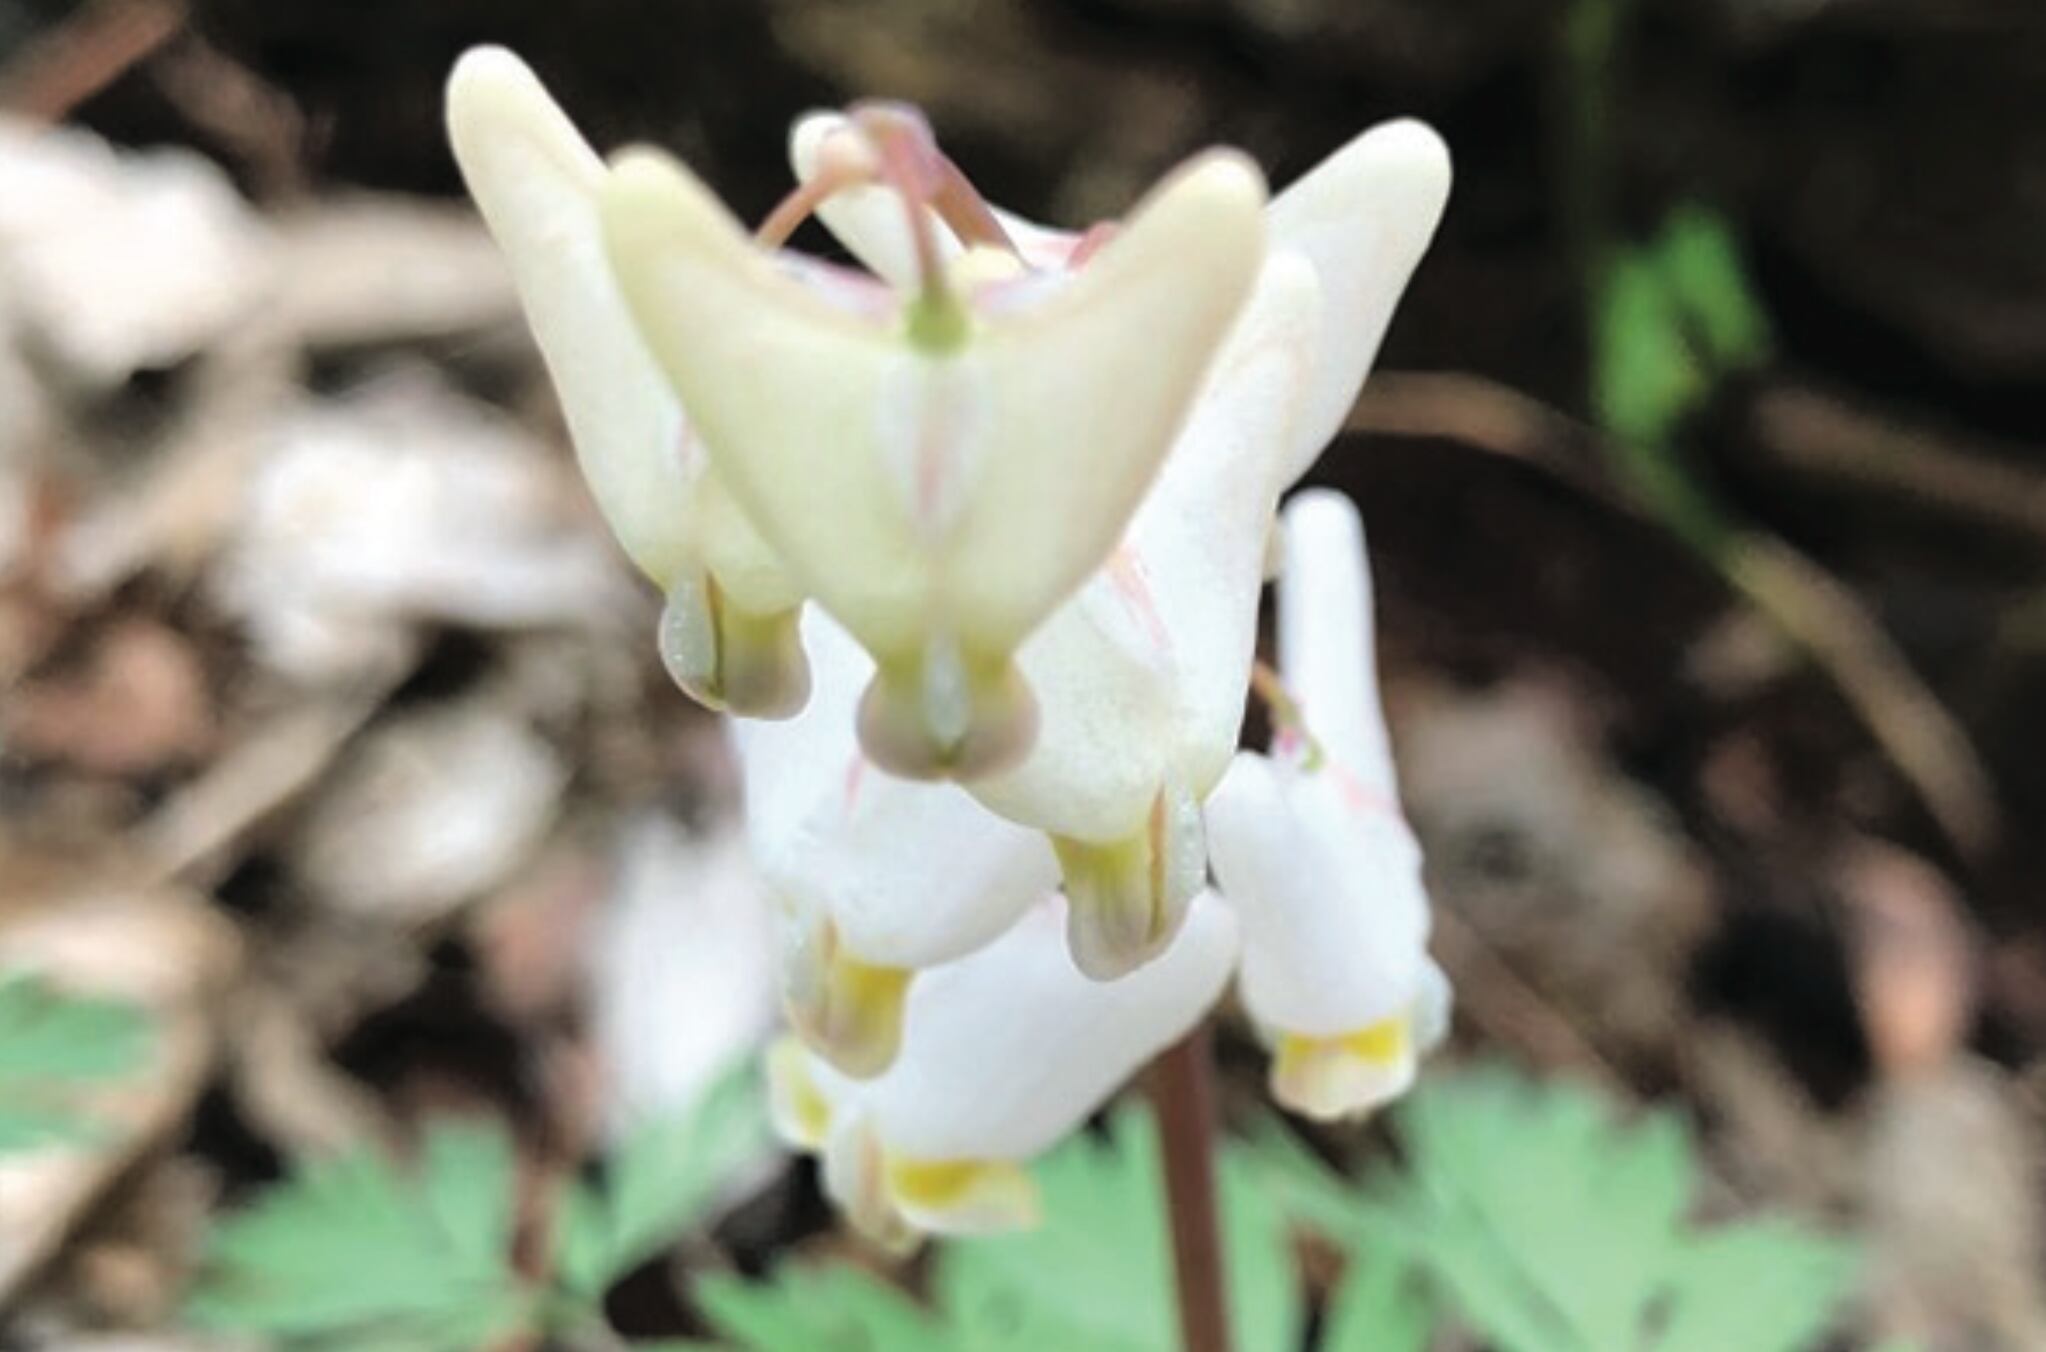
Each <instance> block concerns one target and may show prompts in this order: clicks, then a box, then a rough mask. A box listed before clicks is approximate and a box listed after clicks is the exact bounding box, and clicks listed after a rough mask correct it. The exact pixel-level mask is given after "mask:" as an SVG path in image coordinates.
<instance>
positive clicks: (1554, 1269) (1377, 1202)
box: [1257, 1069, 1853, 1352]
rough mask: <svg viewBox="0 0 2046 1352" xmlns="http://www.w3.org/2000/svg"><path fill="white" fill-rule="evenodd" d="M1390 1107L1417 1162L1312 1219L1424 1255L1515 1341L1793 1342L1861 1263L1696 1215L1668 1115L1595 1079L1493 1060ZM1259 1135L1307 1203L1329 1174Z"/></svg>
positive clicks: (1481, 1326)
mask: <svg viewBox="0 0 2046 1352" xmlns="http://www.w3.org/2000/svg"><path fill="white" fill-rule="evenodd" d="M1395 1122H1396V1124H1397V1128H1398V1134H1399V1136H1400V1138H1401V1141H1402V1143H1403V1144H1404V1145H1405V1147H1406V1154H1407V1157H1408V1161H1409V1164H1408V1168H1407V1170H1406V1171H1405V1172H1403V1173H1397V1174H1389V1175H1387V1176H1384V1177H1381V1178H1379V1179H1376V1180H1374V1181H1373V1182H1371V1183H1370V1184H1369V1185H1367V1186H1366V1187H1365V1188H1363V1189H1361V1190H1352V1191H1351V1192H1350V1194H1349V1196H1348V1197H1347V1199H1346V1200H1347V1210H1348V1220H1347V1223H1345V1221H1344V1219H1343V1217H1342V1216H1341V1215H1339V1214H1336V1208H1335V1207H1333V1206H1331V1205H1329V1204H1328V1203H1327V1202H1326V1201H1325V1200H1323V1201H1318V1202H1317V1203H1316V1204H1315V1211H1314V1217H1313V1219H1312V1220H1311V1221H1310V1223H1312V1224H1314V1225H1316V1227H1317V1228H1320V1229H1322V1230H1325V1231H1328V1232H1330V1233H1331V1234H1332V1236H1333V1237H1335V1238H1337V1239H1338V1240H1339V1241H1344V1240H1346V1241H1347V1242H1348V1243H1349V1245H1350V1247H1351V1249H1352V1253H1353V1258H1354V1257H1355V1256H1356V1255H1358V1254H1362V1255H1364V1256H1365V1257H1366V1258H1367V1259H1368V1260H1371V1261H1377V1262H1378V1263H1379V1264H1380V1266H1381V1267H1383V1266H1384V1265H1385V1263H1386V1261H1387V1260H1388V1259H1391V1260H1393V1261H1397V1260H1400V1259H1404V1260H1406V1261H1408V1262H1411V1263H1412V1264H1413V1266H1414V1267H1416V1268H1417V1269H1418V1270H1419V1271H1421V1272H1422V1273H1424V1274H1425V1275H1426V1276H1427V1278H1428V1279H1429V1280H1430V1282H1431V1283H1432V1284H1433V1285H1434V1286H1435V1287H1436V1289H1437V1290H1438V1291H1439V1292H1440V1293H1441V1294H1442V1296H1443V1297H1444V1298H1445V1299H1446V1300H1447V1302H1448V1303H1449V1305H1450V1306H1451V1307H1453V1308H1454V1309H1455V1311H1456V1312H1457V1313H1458V1314H1459V1315H1460V1317H1461V1318H1462V1320H1463V1321H1464V1322H1466V1323H1468V1324H1469V1325H1471V1326H1473V1327H1474V1328H1475V1329H1476V1330H1477V1331H1478V1332H1479V1333H1480V1334H1481V1335H1482V1336H1483V1337H1484V1338H1485V1339H1486V1340H1488V1341H1490V1342H1492V1343H1495V1344H1497V1345H1498V1346H1499V1347H1500V1348H1502V1349H1505V1350H1506V1352H1605V1349H1608V1348H1623V1347H1625V1348H1646V1349H1652V1350H1653V1352H1711V1350H1713V1349H1725V1348H1736V1347H1737V1348H1740V1349H1742V1352H1796V1349H1799V1348H1804V1347H1808V1346H1810V1345H1812V1342H1813V1340H1814V1339H1815V1338H1816V1337H1817V1336H1818V1335H1819V1334H1820V1333H1821V1332H1822V1331H1823V1329H1824V1328H1825V1327H1826V1325H1827V1323H1828V1322H1829V1319H1830V1316H1831V1314H1832V1311H1833V1309H1834V1307H1835V1305H1836V1303H1837V1301H1838V1300H1839V1298H1840V1295H1841V1293H1842V1290H1843V1288H1844V1286H1845V1284H1846V1283H1847V1281H1848V1280H1849V1279H1850V1277H1851V1275H1852V1270H1853V1263H1852V1260H1851V1258H1850V1256H1849V1252H1848V1249H1847V1247H1846V1246H1845V1245H1843V1244H1841V1243H1839V1242H1838V1241H1835V1240H1831V1239H1827V1238H1824V1237H1822V1236H1820V1235H1817V1234H1813V1233H1810V1232H1807V1231H1805V1230H1803V1229H1800V1228H1799V1227H1797V1226H1795V1225H1793V1224H1791V1223H1790V1222H1787V1221H1780V1220H1770V1221H1760V1222H1747V1223H1740V1224H1733V1225H1727V1226H1722V1227H1720V1228H1717V1229H1713V1230H1707V1231H1703V1232H1700V1231H1698V1230H1696V1229H1694V1228H1693V1227H1691V1226H1690V1225H1689V1224H1688V1222H1687V1216H1688V1213H1689V1211H1690V1208H1691V1205H1692V1200H1693V1195H1694V1193H1695V1191H1696V1185H1697V1166H1696V1163H1695V1160H1694V1155H1693V1149H1692V1146H1691V1143H1690V1140H1689V1137H1688V1134H1687V1133H1686V1132H1685V1130H1684V1129H1683V1126H1682V1124H1681V1123H1680V1122H1679V1121H1677V1119H1675V1118H1674V1117H1673V1116H1671V1115H1669V1114H1666V1113H1655V1112H1651V1113H1647V1114H1644V1115H1642V1116H1641V1117H1640V1118H1639V1119H1638V1120H1636V1121H1633V1122H1631V1123H1623V1122H1621V1121H1620V1120H1619V1118H1618V1114H1617V1113H1616V1112H1615V1111H1614V1109H1613V1108H1612V1106H1611V1105H1610V1104H1608V1103H1607V1102H1605V1101H1604V1100H1603V1099H1601V1098H1600V1097H1598V1096H1597V1095H1594V1094H1592V1093H1590V1092H1588V1091H1586V1090H1583V1089H1579V1088H1575V1087H1572V1086H1568V1085H1542V1084H1537V1083H1535V1082H1533V1081H1530V1080H1527V1079H1525V1078H1523V1077H1521V1076H1519V1075H1516V1074H1512V1073H1509V1072H1506V1071H1503V1070H1498V1069H1491V1070H1479V1071H1472V1072H1466V1073H1464V1074H1462V1075H1459V1076H1454V1077H1450V1078H1445V1079H1436V1080H1434V1081H1431V1082H1429V1083H1426V1084H1424V1085H1423V1087H1422V1088H1421V1089H1420V1090H1419V1091H1418V1092H1417V1093H1416V1094H1415V1095H1414V1096H1413V1097H1412V1098H1411V1099H1410V1100H1409V1101H1408V1102H1407V1104H1406V1105H1405V1106H1404V1107H1403V1108H1402V1109H1401V1110H1399V1112H1398V1115H1397V1116H1396V1118H1395ZM1257 1149H1258V1160H1259V1167H1260V1168H1261V1170H1262V1171H1263V1174H1264V1176H1266V1177H1287V1176H1289V1175H1290V1176H1291V1178H1292V1182H1291V1184H1290V1185H1288V1186H1287V1187H1285V1188H1282V1189H1281V1190H1280V1191H1279V1192H1278V1193H1277V1195H1278V1196H1280V1197H1281V1198H1282V1199H1285V1200H1286V1202H1287V1204H1288V1205H1289V1206H1290V1207H1292V1209H1294V1210H1296V1211H1297V1210H1300V1209H1301V1208H1300V1207H1299V1206H1298V1198H1299V1197H1300V1196H1301V1195H1303V1194H1304V1193H1305V1192H1306V1191H1307V1190H1308V1188H1309V1186H1310V1184H1311V1179H1312V1178H1313V1177H1314V1175H1315V1173H1317V1172H1318V1173H1319V1174H1320V1175H1321V1176H1323V1177H1324V1178H1325V1179H1326V1178H1332V1177H1333V1176H1332V1175H1329V1174H1328V1172H1327V1171H1326V1170H1324V1169H1321V1168H1320V1166H1319V1165H1318V1164H1315V1163H1314V1162H1313V1161H1311V1160H1308V1159H1306V1158H1305V1156H1304V1152H1302V1151H1300V1150H1299V1149H1298V1148H1297V1147H1292V1148H1290V1150H1289V1149H1288V1148H1285V1147H1283V1146H1277V1145H1274V1144H1273V1143H1271V1142H1270V1141H1264V1142H1261V1143H1260V1144H1259V1145H1258V1147H1257ZM1335 1186H1341V1185H1340V1184H1336V1185H1335ZM1369 1272H1370V1269H1369V1268H1367V1269H1366V1273H1367V1274H1369ZM1366 1279H1367V1277H1364V1276H1360V1277H1357V1278H1355V1280H1358V1281H1363V1280H1366ZM1381 1279H1383V1280H1391V1279H1390V1278H1383V1276H1382V1274H1381ZM1342 1296H1343V1299H1349V1300H1357V1301H1363V1300H1364V1299H1365V1297H1363V1296H1357V1295H1352V1294H1351V1293H1349V1292H1347V1291H1345V1292H1344V1293H1342ZM1331 1317H1332V1318H1333V1315H1332V1316H1331ZM1358 1317H1359V1318H1361V1317H1362V1316H1358Z"/></svg>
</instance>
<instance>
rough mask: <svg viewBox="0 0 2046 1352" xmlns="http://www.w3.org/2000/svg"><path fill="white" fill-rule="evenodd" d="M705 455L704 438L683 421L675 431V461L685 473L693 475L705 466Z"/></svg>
mask: <svg viewBox="0 0 2046 1352" xmlns="http://www.w3.org/2000/svg"><path fill="white" fill-rule="evenodd" d="M703 457H704V449H703V438H702V437H699V436H697V435H696V429H695V428H693V427H691V426H690V425H689V424H688V423H683V424H682V426H681V427H680V428H678V429H676V432H675V463H676V464H678V465H680V466H681V467H682V472H683V473H684V474H688V475H692V476H693V475H694V474H695V473H696V472H697V471H698V470H700V469H702V468H703Z"/></svg>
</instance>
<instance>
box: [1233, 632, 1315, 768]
mask: <svg viewBox="0 0 2046 1352" xmlns="http://www.w3.org/2000/svg"><path fill="white" fill-rule="evenodd" d="M1250 688H1251V689H1252V690H1254V691H1256V692H1257V697H1258V698H1259V699H1261V700H1263V701H1264V702H1265V712H1266V714H1267V715H1268V716H1269V717H1270V719H1271V722H1272V746H1273V749H1274V750H1276V751H1282V752H1293V753H1297V754H1298V755H1299V756H1300V762H1301V767H1302V768H1303V769H1306V770H1310V771H1312V770H1315V769H1317V768H1319V767H1320V765H1321V761H1322V750H1321V743H1319V742H1317V741H1315V740H1314V734H1313V733H1312V732H1309V731H1308V729H1307V720H1306V717H1305V716H1304V715H1303V714H1302V713H1301V711H1300V701H1299V700H1297V699H1295V698H1294V697H1293V692H1292V691H1290V690H1288V689H1287V688H1286V682H1285V679H1284V678H1283V677H1281V676H1280V675H1279V673H1278V672H1277V671H1276V670H1274V669H1273V667H1272V665H1271V664H1270V663H1269V662H1266V661H1264V660H1263V659H1262V658H1260V659H1259V660H1258V661H1257V662H1255V663H1254V664H1252V666H1251V669H1250Z"/></svg>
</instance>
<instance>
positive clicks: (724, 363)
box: [603, 152, 1262, 663]
mask: <svg viewBox="0 0 2046 1352" xmlns="http://www.w3.org/2000/svg"><path fill="white" fill-rule="evenodd" d="M1261 198H1262V189H1261V187H1260V185H1259V181H1258V178H1257V175H1256V172H1255V170H1254V169H1252V168H1251V167H1250V166H1248V165H1247V163H1245V162H1244V161H1242V160H1241V159H1240V158H1236V157H1232V156H1226V155H1215V156H1210V157H1207V158H1206V159H1204V160H1202V161H1198V162H1196V163H1195V164H1194V165H1193V166H1190V167H1189V168H1188V169H1186V170H1184V171H1182V172H1181V173H1180V174H1178V175H1176V176H1175V177H1174V178H1173V179H1171V180H1170V181H1168V183H1167V184H1166V185H1165V186H1164V187H1162V188H1161V189H1160V190H1159V191H1158V192H1157V193H1156V194H1155V195H1154V197H1153V199H1152V200H1151V203H1150V205H1149V207H1148V209H1146V210H1144V211H1142V212H1141V213H1140V214H1139V217H1138V219H1137V220H1136V221H1135V222H1133V223H1132V224H1131V226H1130V227H1129V228H1128V229H1127V230H1125V231H1124V232H1123V234H1122V235H1121V236H1120V237H1118V239H1117V240H1115V241H1114V242H1112V243H1111V244H1110V245H1109V246H1107V247H1106V248H1104V249H1103V250H1102V252H1101V254H1100V256H1099V257H1097V258H1096V259H1095V260H1094V261H1093V262H1092V263H1091V264H1090V265H1089V266H1088V268H1087V269H1086V270H1085V271H1084V272H1083V273H1082V274H1080V275H1079V276H1078V277H1077V278H1075V279H1074V280H1073V281H1072V283H1071V284H1070V285H1067V286H1065V287H1063V288H1060V289H1059V290H1057V291H1056V292H1055V293H1054V294H1053V295H1051V296H1050V297H1048V298H1047V299H1045V300H1044V302H1043V303H1042V304H1038V305H1035V306H1032V307H1029V308H1028V309H1025V310H1022V311H1019V312H1016V313H1012V314H1006V315H1004V316H1002V317H1001V319H1000V320H999V321H989V322H988V323H987V324H986V325H985V326H984V327H982V328H981V329H980V330H978V331H976V332H975V333H974V335H973V336H972V338H971V339H970V341H968V342H967V343H966V344H965V345H964V346H963V347H962V348H961V349H959V350H957V351H954V352H950V353H934V352H932V351H929V350H926V349H922V348H917V347H913V346H911V345H910V344H908V343H907V342H905V341H904V340H903V339H902V338H901V337H900V336H899V335H898V333H897V332H896V331H895V330H894V329H893V328H892V327H890V326H887V325H883V324H879V323H876V322H872V321H870V320H867V319H862V318H859V317H856V316H853V315H851V314H848V313H846V312H845V311H843V310H840V309H838V308H835V307H833V306H832V305H831V304H829V303H828V302H826V301H825V300H823V299H821V298H820V297H819V296H817V295H816V294H815V293H814V292H812V291H810V290H808V289H806V288H804V287H803V286H801V285H800V284H798V283H796V282H794V281H792V280H790V279H789V278H788V277H787V276H786V275H785V274H784V273H783V272H782V271H781V270H780V269H779V268H778V267H777V266H776V265H775V264H774V263H773V262H772V261H771V260H770V259H769V258H768V257H766V256H765V255H763V254H761V253H760V252H758V251H757V250H755V249H754V248H753V246H752V245H751V244H750V242H749V241H748V240H747V239H746V237H745V236H744V234H743V232H741V231H740V229H739V227H738V225H737V224H736V222H734V221H732V219H731V218H730V216H729V214H728V213H726V212H725V210H724V209H723V207H721V206H720V205H719V204H718V203H717V202H716V201H715V199H713V198H712V197H711V196H710V195H709V193H708V192H706V191H705V190H704V189H703V188H702V186H701V185H700V184H698V183H697V182H696V181H695V180H694V179H693V178H691V177H690V176H689V175H688V174H687V172H686V171H684V170H682V169H681V168H680V166H678V165H675V164H673V163H672V162H671V161H667V160H665V159H663V158H662V157H659V156H656V155H653V154H650V153H644V152H642V153H637V154H634V155H631V156H628V157H626V158H624V159H622V160H621V161H620V162H619V163H618V166H617V167H616V169H615V170H614V171H613V174H612V176H611V178H610V180H609V181H608V182H607V185H606V187H605V190H604V194H603V214H604V218H605V226H606V238H607V242H608V245H609V249H610V253H611V257H612V261H613V263H614V265H615V266H616V268H617V270H618V272H619V275H620V278H621V280H622V281H623V283H624V288H625V291H626V294H627V297H628V299H629V301H630V302H631V304H632V308H633V310H634V313H635V314H636V315H637V317H638V319H639V320H640V323H641V325H642V327H643V329H644V331H645V332H646V334H647V336H648V338H649V340H650V342H651V345H652V347H653V349H654V351H655V354H656V356H657V357H658V358H660V359H661V361H662V364H663V365H664V367H665V368H666V369H667V371H668V373H669V375H670V377H671V378H672V379H673V380H674V382H675V384H676V387H677V388H678V389H679V390H680V391H681V393H682V396H683V400H684V402H685V403H686V404H687V405H688V407H689V409H690V411H691V414H692V416H693V417H694V418H695V419H696V421H697V424H698V426H699V428H700V429H701V431H702V433H703V436H704V439H705V441H706V443H707V444H708V446H709V448H710V451H711V455H712V458H713V460H714V461H715V462H716V463H717V464H718V466H719V468H720V471H721V472H722V473H723V474H724V476H725V479H726V482H727V484H728V485H729V487H730V488H731V490H732V492H733V494H734V495H735V497H737V498H738V500H739V501H740V503H741V504H742V505H743V506H744V507H745V508H746V509H747V512H748V514H749V515H750V516H751V517H752V519H753V520H754V521H755V522H756V523H757V524H758V525H759V526H760V527H761V530H762V532H763V533H764V534H765V535H766V537H767V538H768V539H769V541H770V542H772V543H773V544H775V545H776V546H777V547H778V548H779V549H780V550H781V552H782V554H783V556H784V557H785V558H786V559H787V560H788V561H789V563H790V565H791V567H792V568H793V569H794V570H795V571H796V573H797V575H798V576H799V578H800V579H801V580H802V581H803V582H804V583H805V584H806V586H807V587H808V588H809V590H811V591H812V593H813V594H814V595H816V596H817V597H818V599H819V600H820V601H821V602H822V603H823V604H824V605H825V606H826V608H827V609H829V610H830V611H831V612H832V613H833V614H834V615H835V616H836V617H837V618H838V619H839V620H840V621H841V622H843V623H844V624H845V625H846V627H847V628H849V629H850V630H852V632H853V633H854V634H855V635H856V636H857V637H858V638H859V639H860V641H861V643H862V644H863V645H864V646H865V647H866V648H867V649H868V650H869V651H870V652H873V653H875V654H876V655H877V656H879V657H881V658H882V659H883V660H884V661H893V660H901V661H906V662H909V663H919V662H921V661H922V660H923V657H924V651H923V650H924V647H925V644H926V640H927V638H928V636H929V635H930V634H931V633H932V632H933V631H934V630H936V631H940V632H946V633H950V634H952V635H953V636H955V637H956V638H957V639H958V640H959V641H960V642H961V643H962V644H963V645H964V647H965V649H966V650H967V653H968V654H969V655H980V656H992V657H995V658H998V659H1006V657H1007V655H1008V654H1009V653H1011V652H1012V651H1013V650H1014V648H1015V646H1016V645H1017V644H1018V643H1019V642H1020V641H1021V640H1022V639H1023V637H1024V636H1025V635H1026V634H1027V633H1028V632H1029V631H1030V630H1031V629H1033V628H1035V627H1036V626H1037V624H1038V623H1040V622H1041V621H1042V620H1043V618H1044V617H1045V615H1046V614H1048V613H1049V612H1050V610H1051V609H1052V607H1053V606H1055V605H1056V604H1057V603H1058V602H1059V601H1060V600H1061V599H1063V598H1064V597H1065V596H1066V595H1067V594H1068V593H1070V592H1071V591H1072V590H1073V589H1074V588H1075V587H1076V586H1077V585H1078V584H1079V583H1080V582H1081V581H1082V580H1083V579H1084V578H1085V577H1086V575H1087V574H1088V573H1089V572H1091V571H1092V570H1093V569H1094V568H1095V567H1096V566H1098V565H1099V564H1100V562H1101V561H1102V559H1103V558H1104V557H1105V556H1106V555H1107V553H1108V551H1109V549H1110V548H1111V547H1112V545H1113V544H1114V542H1115V539H1116V537H1117V536H1118V535H1119V534H1120V532H1121V529H1122V527H1123V525H1124V524H1125V522H1126V521H1127V518H1128V515H1129V513H1130V512H1131V510H1132V509H1133V508H1134V506H1135V503H1136V500H1137V499H1138V498H1139V497H1140V496H1141V494H1142V492H1143V490H1144V488H1145V487H1146V486H1147V485H1148V483H1149V481H1150V479H1151V477H1152V475H1153V473H1154V471H1155V470H1156V468H1157V465H1158V463H1159V461H1160V460H1161V459H1162V458H1163V457H1164V454H1165V452H1166V450H1167V449H1168V448H1169V446H1170V442H1171V438H1172V436H1173V434H1174V433H1175V432H1176V431H1177V429H1178V426H1179V423H1180V421H1181V420H1182V418H1183V416H1184V413H1185V411H1186V408H1187V406H1188V404H1189V403H1190V402H1191V396H1192V393H1193V392H1194V390H1195V389H1196V388H1197V385H1198V382H1199V380H1200V378H1201V375H1202V373H1203V372H1204V371H1205V369H1206V367H1207V365H1208V362H1209V359H1210V357H1211V356H1212V354H1213V351H1214V348H1215V346H1216V345H1217V343H1218V342H1219V340H1220V338H1221V336H1222V334H1223V332H1224V330H1225V329H1226V327H1227V325H1228V324H1229V322H1230V320H1231V319H1232V318H1233V316H1234V313H1235V311H1236V308H1237V306H1238V305H1239V304H1240V302H1241V301H1242V298H1243V296H1244V294H1245V292H1246V290H1247V289H1248V286H1249V283H1250V281H1251V274H1252V272H1253V270H1254V268H1255V266H1256V260H1257V256H1258V251H1259V248H1260V246H1261V240H1262V223H1261V219H1260V215H1259V211H1258V206H1259V203H1260V201H1261ZM1133 354H1141V359H1137V360H1133V359H1132V355H1133ZM905 466H910V467H912V468H913V469H914V470H915V472H914V473H910V474H905V472H904V467H905Z"/></svg>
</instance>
